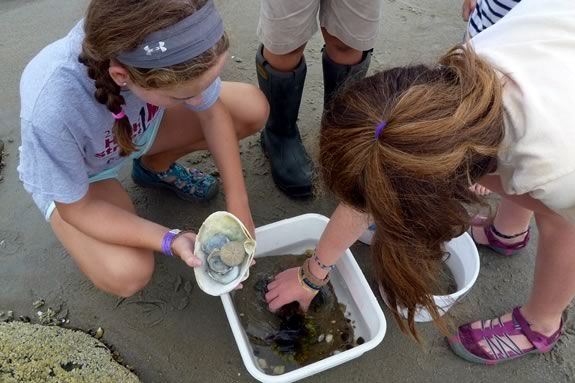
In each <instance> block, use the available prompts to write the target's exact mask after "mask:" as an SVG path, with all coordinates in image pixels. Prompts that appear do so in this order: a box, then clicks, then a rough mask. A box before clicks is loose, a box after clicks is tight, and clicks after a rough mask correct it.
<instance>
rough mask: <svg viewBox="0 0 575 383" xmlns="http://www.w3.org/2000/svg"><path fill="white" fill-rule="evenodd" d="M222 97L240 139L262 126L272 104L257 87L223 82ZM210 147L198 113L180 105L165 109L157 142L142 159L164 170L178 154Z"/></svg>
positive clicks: (148, 164) (178, 156)
mask: <svg viewBox="0 0 575 383" xmlns="http://www.w3.org/2000/svg"><path fill="white" fill-rule="evenodd" d="M220 99H221V100H222V102H223V103H224V105H225V106H226V107H227V109H228V111H229V113H230V115H231V117H232V121H233V124H234V128H235V129H236V135H237V137H238V140H241V139H242V138H245V137H248V136H251V135H252V134H254V133H256V132H257V131H259V130H260V129H261V128H263V126H264V124H265V121H266V119H267V116H268V112H269V108H268V103H267V101H266V99H265V96H264V95H263V94H262V93H261V92H260V90H259V89H258V88H256V87H255V86H253V85H249V84H244V83H238V82H224V83H223V86H222V92H221V95H220ZM207 149H208V147H207V144H206V141H205V140H204V136H203V133H202V130H201V128H200V126H199V121H198V117H197V115H196V113H195V112H193V111H191V110H189V109H187V108H186V107H184V106H183V105H180V106H177V107H175V108H170V109H169V110H167V111H166V113H165V115H164V119H163V120H162V125H161V126H160V129H159V130H158V135H157V136H156V139H155V141H154V144H153V145H152V147H151V148H150V151H149V152H148V153H146V155H144V156H143V157H142V162H143V163H144V165H145V166H146V167H147V168H148V169H151V170H155V171H164V170H166V169H168V167H170V165H171V164H173V163H174V162H175V161H176V160H177V159H178V158H180V157H182V156H184V155H186V154H189V153H192V152H194V151H198V150H207Z"/></svg>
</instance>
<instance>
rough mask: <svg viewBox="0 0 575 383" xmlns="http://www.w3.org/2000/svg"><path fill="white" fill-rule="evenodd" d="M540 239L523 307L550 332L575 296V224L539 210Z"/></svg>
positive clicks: (538, 328) (541, 329)
mask: <svg viewBox="0 0 575 383" xmlns="http://www.w3.org/2000/svg"><path fill="white" fill-rule="evenodd" d="M535 221H536V222H537V229H538V231H539V243H538V246H537V259H536V261H535V276H534V280H533V288H532V290H531V296H530V297H529V301H528V302H527V304H525V305H524V306H523V308H522V311H523V314H524V315H525V317H526V318H527V319H528V320H529V322H530V323H532V324H533V328H534V329H535V330H536V331H539V332H541V333H542V334H546V335H549V334H551V333H553V332H554V331H555V330H557V328H558V327H559V323H560V321H561V314H562V313H563V311H564V310H565V308H566V307H567V306H568V305H569V303H570V302H571V301H572V300H573V298H574V297H575V225H573V224H571V223H569V222H568V221H567V220H565V219H564V218H563V217H560V216H558V215H548V214H535Z"/></svg>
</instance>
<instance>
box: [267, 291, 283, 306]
mask: <svg viewBox="0 0 575 383" xmlns="http://www.w3.org/2000/svg"><path fill="white" fill-rule="evenodd" d="M279 295H280V293H279V291H277V290H271V291H268V292H267V293H266V302H268V303H269V302H271V301H273V300H274V299H276V298H277V297H278V296H279Z"/></svg>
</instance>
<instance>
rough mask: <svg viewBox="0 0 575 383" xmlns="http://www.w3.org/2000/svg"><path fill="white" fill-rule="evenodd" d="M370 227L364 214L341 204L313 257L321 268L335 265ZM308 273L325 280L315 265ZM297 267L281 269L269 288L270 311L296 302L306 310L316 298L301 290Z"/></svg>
mask: <svg viewBox="0 0 575 383" xmlns="http://www.w3.org/2000/svg"><path fill="white" fill-rule="evenodd" d="M368 225H369V222H368V219H367V217H366V216H365V214H362V213H359V212H357V211H355V210H353V209H352V208H350V207H348V206H346V205H343V204H340V205H339V206H338V207H337V208H336V209H335V211H334V213H333V214H332V216H331V219H330V221H329V224H328V225H327V227H326V228H325V231H324V232H323V234H322V236H321V239H320V240H319V243H318V245H317V249H316V255H317V256H318V258H319V260H320V262H321V263H322V264H323V265H334V264H336V263H337V260H338V259H339V258H340V257H341V256H342V255H343V253H344V252H345V250H346V249H347V248H349V247H350V246H351V245H352V244H353V243H354V242H355V241H356V240H357V239H358V238H359V236H360V235H361V234H362V233H363V232H364V231H365V230H366V229H367V227H368ZM310 271H311V272H312V274H314V275H315V276H316V277H317V278H320V279H324V278H325V277H326V276H327V274H328V271H327V270H324V269H322V268H321V267H320V265H319V264H318V263H317V262H310ZM298 272H299V268H297V267H294V268H291V269H288V270H284V271H282V272H281V273H279V274H278V275H276V277H275V279H274V280H273V281H272V282H271V283H270V284H269V285H268V292H267V294H266V301H267V303H268V305H269V309H270V310H271V311H276V310H278V309H279V308H281V307H282V306H284V305H286V304H288V303H291V302H299V304H300V306H301V308H302V309H303V310H304V311H307V309H308V308H309V305H310V303H311V301H312V299H313V297H314V296H315V294H314V293H312V292H311V291H310V290H308V289H306V288H304V287H303V286H302V285H301V283H300V281H299V278H298Z"/></svg>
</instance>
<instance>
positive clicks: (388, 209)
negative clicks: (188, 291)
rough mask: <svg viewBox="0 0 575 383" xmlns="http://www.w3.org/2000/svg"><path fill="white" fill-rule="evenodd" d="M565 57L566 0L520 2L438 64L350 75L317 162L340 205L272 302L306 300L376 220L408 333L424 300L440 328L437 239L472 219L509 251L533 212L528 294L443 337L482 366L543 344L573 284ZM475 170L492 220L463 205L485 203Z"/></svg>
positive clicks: (573, 28)
mask: <svg viewBox="0 0 575 383" xmlns="http://www.w3.org/2000/svg"><path fill="white" fill-rule="evenodd" d="M574 63H575V3H574V2H573V1H571V0H550V1H546V2H540V1H537V0H522V2H521V3H520V4H518V5H516V6H515V8H513V10H511V11H510V12H509V14H507V15H506V16H505V17H504V18H503V19H502V20H500V21H499V22H498V23H497V24H496V25H494V26H492V27H490V28H489V29H487V30H485V31H483V32H482V33H480V34H479V35H477V36H476V37H475V38H474V39H473V40H472V41H471V42H470V43H468V44H467V45H465V46H458V47H455V48H454V49H452V50H451V51H449V52H448V53H447V54H446V55H444V56H443V57H442V58H441V59H440V60H439V62H438V63H437V64H436V65H434V66H424V65H419V66H410V67H400V68H394V69H390V70H386V71H383V72H380V73H378V74H376V75H374V76H371V77H369V78H366V79H364V80H361V81H358V82H355V83H352V84H349V85H348V86H347V87H346V88H345V89H344V90H343V91H341V92H340V93H339V94H338V95H337V96H336V97H335V99H334V101H333V103H332V104H331V107H330V109H329V111H328V112H327V113H326V114H325V115H324V117H323V120H322V129H321V136H320V165H321V173H322V176H323V179H324V181H325V184H326V186H327V188H328V189H329V190H331V191H332V192H334V193H335V195H336V196H337V197H338V198H339V200H340V201H341V204H340V206H339V207H338V208H337V209H336V211H335V213H334V214H333V216H332V219H331V222H330V224H329V225H328V227H327V229H326V231H325V232H324V234H323V236H322V238H321V240H320V243H319V244H318V247H317V249H316V257H314V258H312V260H311V261H306V262H307V263H306V265H305V267H304V268H303V272H301V271H300V270H299V269H290V270H286V271H284V272H282V273H281V274H279V275H278V276H276V279H275V280H274V281H273V282H272V283H271V284H270V285H269V286H268V289H269V292H268V294H267V296H266V298H267V300H268V302H269V305H270V309H272V310H275V309H277V308H279V307H280V306H282V305H283V304H285V303H288V302H290V301H299V302H300V304H301V305H302V306H303V307H304V308H306V307H307V305H309V302H310V301H311V299H312V298H313V296H314V287H319V285H321V283H322V281H324V280H326V278H327V277H326V276H327V275H328V272H329V269H330V266H331V265H334V264H335V263H336V261H337V259H338V257H339V256H340V255H341V254H342V253H343V251H344V250H345V249H346V248H347V247H349V246H350V245H351V244H352V243H353V242H354V241H355V240H356V239H357V238H358V237H359V236H360V234H361V233H362V232H363V231H364V230H365V228H366V227H367V226H368V224H369V222H370V220H373V222H374V223H375V227H376V232H375V236H374V241H373V243H372V254H373V265H374V268H375V271H376V274H377V277H378V280H379V282H380V284H381V288H382V290H384V291H385V294H386V296H387V300H388V302H389V305H390V307H392V308H395V307H398V306H400V307H405V308H407V309H408V312H409V315H408V318H407V323H404V322H402V321H400V324H401V326H402V328H403V329H404V330H409V331H410V332H411V333H412V334H413V335H415V336H416V334H417V333H416V329H415V324H414V313H415V310H416V307H417V306H418V305H421V306H423V307H424V308H426V309H427V310H428V311H429V312H430V313H431V315H432V316H433V318H434V320H435V321H436V323H438V324H439V325H440V326H441V327H442V328H443V329H445V323H444V322H442V320H441V318H440V315H439V312H438V309H437V307H436V306H435V304H434V302H433V299H432V292H433V291H434V290H433V288H434V286H435V285H436V283H437V282H436V278H437V276H438V274H439V266H440V264H441V262H442V259H443V257H444V253H443V249H442V244H443V243H444V242H445V241H448V240H450V239H452V238H454V237H456V236H458V235H460V234H462V233H464V232H465V231H466V230H468V229H469V228H470V226H472V230H473V234H474V239H475V241H476V242H477V243H479V244H483V245H486V246H489V247H491V248H492V249H494V250H497V251H498V252H501V253H503V254H506V255H511V254H513V253H514V252H516V251H517V250H519V249H521V248H523V247H525V245H526V244H527V241H528V240H529V221H530V219H531V216H532V215H533V214H534V216H535V222H536V225H537V229H538V232H539V238H538V242H539V243H538V250H537V261H536V265H535V276H534V281H533V288H532V292H531V295H530V297H529V299H528V301H527V302H526V303H525V304H523V305H522V306H520V307H519V306H518V307H516V308H514V309H513V310H511V312H509V313H507V314H505V315H503V316H501V317H499V318H496V319H493V320H487V321H477V322H473V323H470V324H466V325H463V326H461V327H459V329H458V331H457V334H456V335H454V336H452V337H450V338H449V343H450V345H451V347H452V349H453V350H454V351H455V352H456V353H457V354H458V355H459V356H461V357H463V358H465V359H467V360H469V361H472V362H476V363H483V364H497V363H499V362H501V361H506V360H510V359H515V358H518V357H522V356H524V355H526V354H528V353H537V352H547V351H549V350H551V348H552V347H553V346H554V345H555V343H556V342H557V340H558V339H559V337H560V335H561V333H562V328H563V322H562V313H563V311H564V310H565V309H566V307H567V306H568V305H569V303H570V302H571V300H572V299H573V297H574V296H575V257H574V256H573V249H575V152H574V151H573V148H574V147H575V130H574V129H573V121H575V112H574V108H573V106H574V105H575V93H574V91H573V89H575V75H574V74H573V72H572V68H573V65H574ZM476 182H478V183H479V184H481V185H483V186H485V187H487V188H489V189H490V190H492V191H494V192H496V193H499V194H500V195H501V196H502V197H503V199H502V202H501V204H500V206H499V209H498V211H497V214H495V217H494V218H493V219H492V220H487V221H483V222H479V220H478V219H476V218H474V215H473V213H472V212H470V208H472V207H473V206H476V205H477V204H478V203H480V202H481V200H480V197H479V196H478V195H476V194H475V193H474V192H473V191H472V190H470V189H469V187H470V185H473V184H474V183H476ZM471 210H473V209H471ZM368 217H370V218H368ZM302 275H303V277H302ZM306 277H309V278H307V279H306ZM394 315H395V317H396V319H398V320H400V316H399V315H400V314H399V312H397V311H394Z"/></svg>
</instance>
